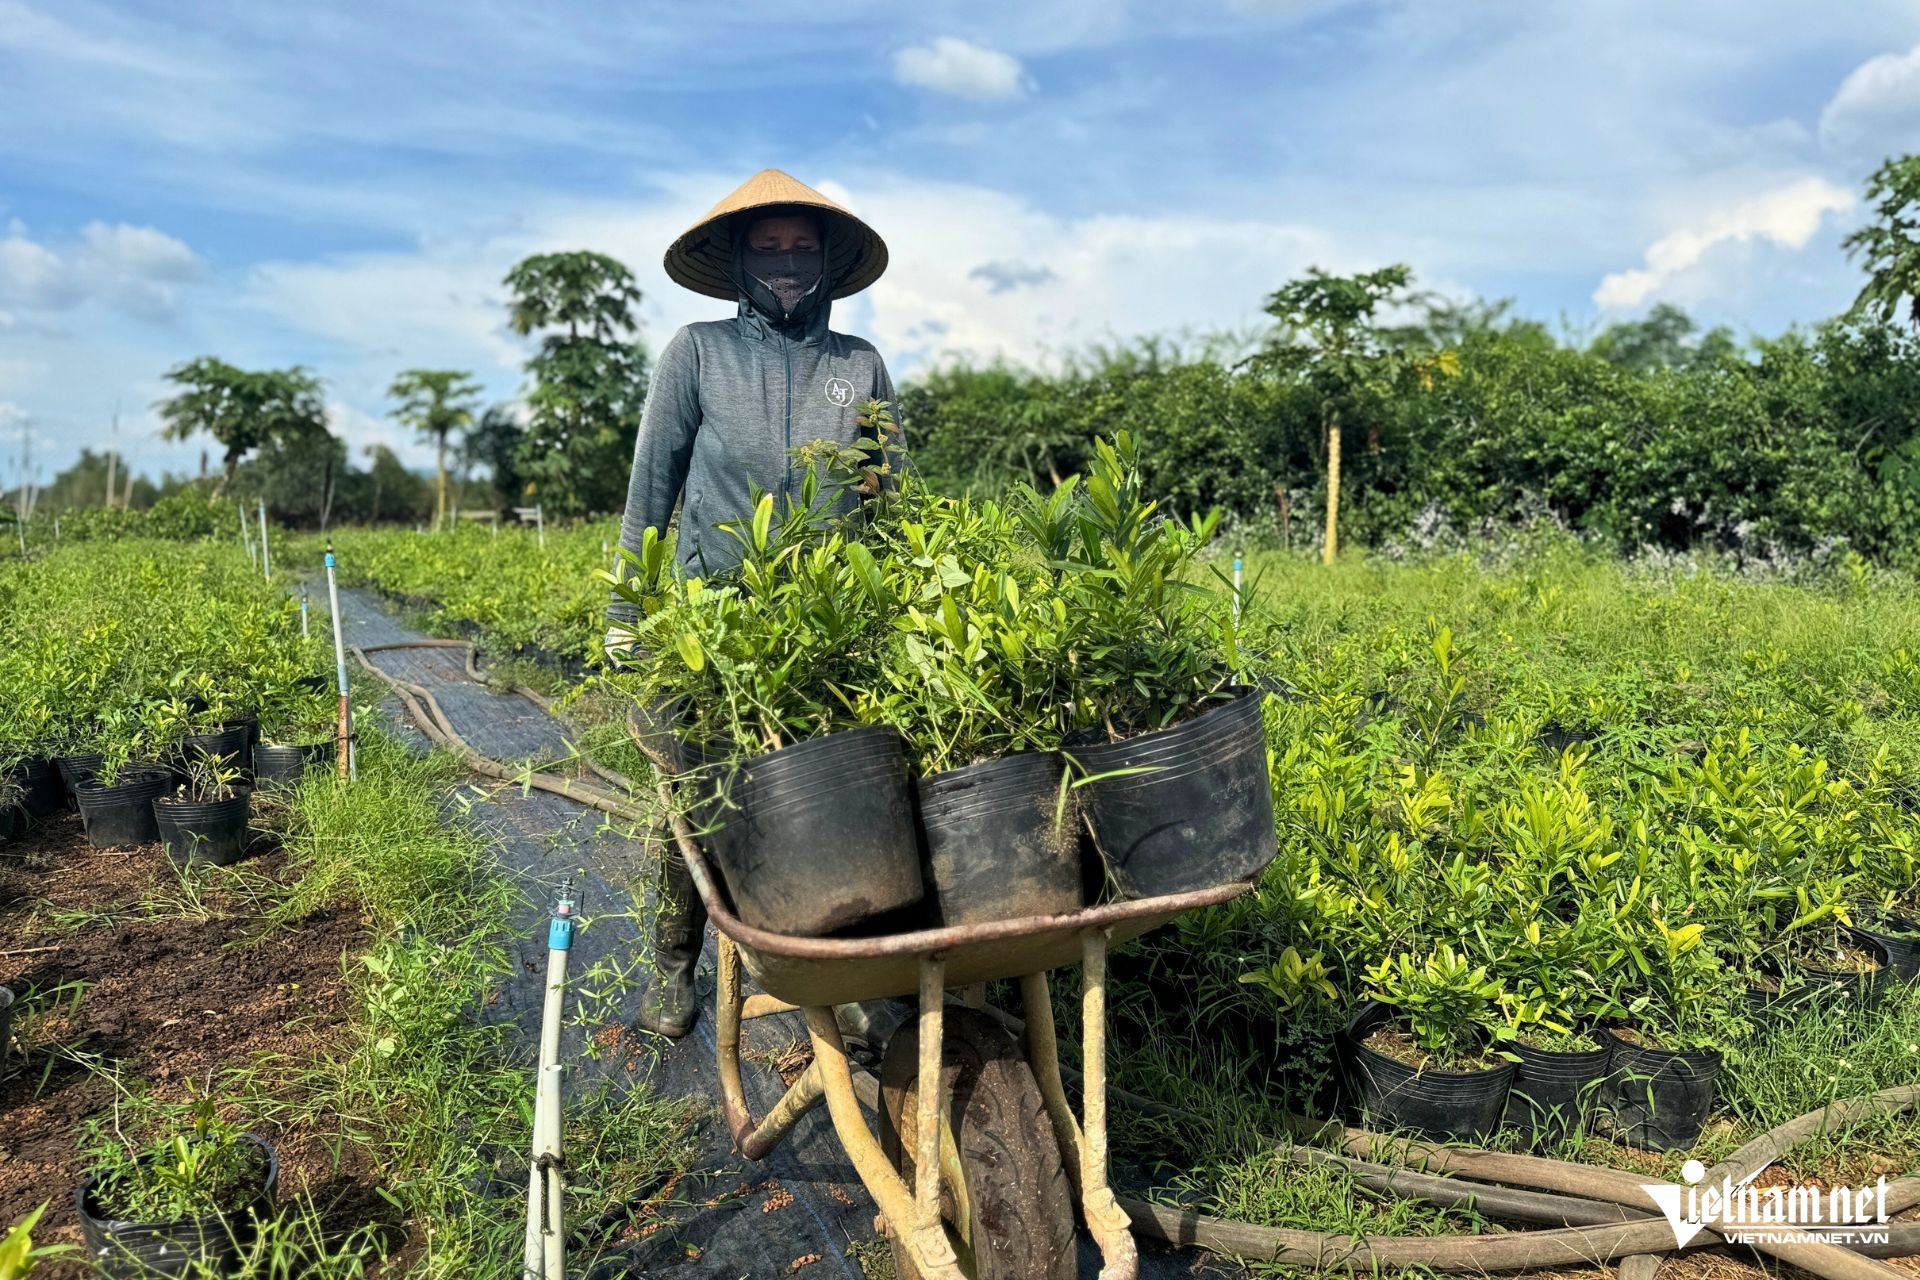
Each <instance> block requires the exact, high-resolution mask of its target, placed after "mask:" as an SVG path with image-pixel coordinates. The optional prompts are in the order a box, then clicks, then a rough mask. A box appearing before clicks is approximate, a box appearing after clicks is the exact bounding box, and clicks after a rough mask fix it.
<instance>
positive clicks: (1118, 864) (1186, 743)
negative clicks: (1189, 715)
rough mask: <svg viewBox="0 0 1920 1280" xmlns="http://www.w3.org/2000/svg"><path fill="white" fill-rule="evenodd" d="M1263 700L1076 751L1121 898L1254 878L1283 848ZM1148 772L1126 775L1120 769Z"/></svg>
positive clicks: (1088, 810)
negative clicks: (1269, 766) (1276, 820)
mask: <svg viewBox="0 0 1920 1280" xmlns="http://www.w3.org/2000/svg"><path fill="white" fill-rule="evenodd" d="M1261 701H1262V699H1261V696H1260V695H1259V694H1258V693H1257V692H1247V693H1244V694H1242V695H1241V696H1240V697H1237V698H1235V699H1234V700H1233V701H1231V702H1229V703H1226V704H1225V705H1224V706H1219V707H1215V708H1214V709H1212V710H1211V711H1206V712H1203V713H1202V714H1200V715H1197V716H1195V717H1194V718H1193V719H1191V720H1187V721H1183V722H1182V723H1180V724H1176V725H1173V726H1172V727H1170V728H1166V729H1156V730H1154V731H1153V732H1151V733H1144V734H1141V735H1140V736H1139V737H1135V738H1128V739H1126V740H1125V741H1122V742H1113V743H1101V744H1097V745H1094V746H1090V747H1079V748H1075V749H1073V750H1072V752H1071V753H1070V754H1071V755H1072V757H1073V760H1074V762H1075V763H1076V764H1077V765H1078V767H1079V770H1080V772H1081V773H1082V774H1083V775H1084V776H1086V777H1089V778H1095V779H1098V780H1097V781H1089V782H1087V783H1086V784H1085V785H1084V786H1082V787H1081V788H1080V789H1079V790H1080V792H1081V797H1082V799H1081V806H1082V809H1083V811H1084V812H1085V814H1086V817H1087V824H1088V825H1089V826H1090V827H1091V828H1092V829H1093V837H1094V841H1095V843H1096V844H1097V845H1098V846H1099V849H1100V853H1101V856H1102V857H1103V858H1104V859H1105V860H1106V864H1107V870H1108V872H1109V874H1110V875H1111V876H1112V879H1113V882H1114V886H1115V889H1116V890H1117V892H1118V893H1119V895H1120V896H1121V897H1122V898H1150V897H1157V896H1159V895H1161V894H1167V893H1186V892H1189V891H1190V890H1194V889H1205V888H1209V887H1211V886H1213V885H1217V884H1227V883H1229V882H1231V881H1234V880H1250V879H1252V878H1253V877H1254V876H1256V875H1258V874H1259V873H1260V871H1261V869H1262V868H1264V867H1265V866H1266V865H1267V864H1268V863H1269V862H1272V861H1273V858H1274V855H1275V854H1276V853H1278V852H1279V851H1280V846H1279V840H1278V837H1277V835H1276V833H1275V831H1274V825H1273V786H1272V782H1271V781H1270V779H1269V778H1268V775H1267V736H1266V730H1265V728H1264V727H1263V726H1262V724H1261V719H1260V707H1261ZM1136 769H1137V770H1141V772H1137V773H1126V774H1123V775H1118V776H1109V777H1101V775H1103V774H1117V771H1119V770H1136Z"/></svg>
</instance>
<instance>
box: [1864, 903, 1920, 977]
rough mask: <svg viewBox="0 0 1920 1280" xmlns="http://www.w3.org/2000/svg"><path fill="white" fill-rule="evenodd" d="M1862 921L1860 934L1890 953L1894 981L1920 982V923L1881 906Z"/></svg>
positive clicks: (1867, 912) (1874, 907) (1870, 909)
mask: <svg viewBox="0 0 1920 1280" xmlns="http://www.w3.org/2000/svg"><path fill="white" fill-rule="evenodd" d="M1858 918H1859V921H1860V923H1859V924H1858V925H1857V926H1856V930H1857V932H1858V933H1859V934H1860V935H1861V936H1862V937H1863V938H1866V939H1869V940H1871V941H1873V942H1877V943H1879V944H1880V946H1881V947H1882V948H1884V949H1885V950H1886V953H1887V972H1888V974H1889V975H1890V976H1891V978H1892V980H1893V981H1896V982H1915V981H1920V921H1916V920H1912V919H1909V918H1908V917H1906V916H1903V915H1901V914H1900V913H1899V911H1898V910H1897V909H1896V908H1894V907H1892V906H1890V905H1883V904H1880V903H1875V904H1871V905H1869V906H1867V907H1866V908H1865V909H1863V910H1862V911H1861V912H1860V913H1859V915H1858Z"/></svg>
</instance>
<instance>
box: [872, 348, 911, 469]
mask: <svg viewBox="0 0 1920 1280" xmlns="http://www.w3.org/2000/svg"><path fill="white" fill-rule="evenodd" d="M873 398H874V399H876V400H885V401H886V402H887V406H888V407H889V408H891V409H892V410H893V425H894V436H893V444H894V447H895V448H896V449H897V450H899V453H898V455H897V457H896V461H897V462H898V463H899V466H898V467H897V468H896V470H897V472H898V473H899V474H905V473H906V472H908V471H910V470H912V466H911V464H910V459H909V457H908V454H907V423H906V420H905V419H904V418H902V417H901V416H900V399H899V397H898V396H896V395H895V394H894V391H893V375H891V374H889V373H888V372H887V362H886V361H885V360H882V359H881V358H880V353H879V352H878V351H876V352H874V353H873Z"/></svg>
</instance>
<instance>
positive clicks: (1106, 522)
mask: <svg viewBox="0 0 1920 1280" xmlns="http://www.w3.org/2000/svg"><path fill="white" fill-rule="evenodd" d="M1218 518H1219V513H1218V512H1217V511H1215V512H1209V513H1208V514H1206V515H1204V516H1196V517H1194V518H1193V519H1192V520H1191V521H1189V522H1187V523H1184V524H1183V523H1180V522H1178V521H1175V520H1173V519H1171V518H1169V517H1165V516H1162V515H1160V514H1159V513H1158V507H1157V504H1156V503H1155V502H1154V501H1152V500H1151V499H1149V498H1148V497H1147V496H1146V494H1145V485H1144V483H1143V481H1142V479H1141V475H1140V469H1139V465H1138V460H1137V457H1136V454H1135V450H1134V444H1133V441H1132V438H1131V437H1130V436H1129V435H1128V433H1126V432H1121V433H1120V434H1119V435H1118V436H1117V437H1116V438H1115V440H1114V441H1112V442H1108V441H1105V440H1102V441H1098V442H1096V445H1095V458H1094V461H1093V465H1092V466H1091V468H1090V470H1089V473H1088V475H1087V479H1086V484H1085V486H1084V491H1079V490H1077V489H1076V487H1075V486H1074V485H1073V484H1072V483H1071V482H1069V483H1068V484H1065V485H1062V486H1061V487H1060V488H1059V489H1058V490H1056V491H1055V493H1054V494H1053V495H1051V496H1050V497H1047V498H1044V499H1043V498H1041V497H1039V495H1037V494H1035V493H1033V492H1032V491H1031V490H1027V491H1025V492H1024V493H1023V510H1022V519H1023V523H1024V524H1025V526H1026V528H1027V530H1028V533H1029V535H1030V537H1031V538H1032V540H1033V542H1034V543H1035V544H1036V545H1037V547H1038V549H1039V551H1040V553H1041V555H1042V556H1043V557H1045V559H1046V562H1047V563H1048V564H1049V565H1050V566H1054V567H1055V570H1056V572H1055V578H1054V582H1055V588H1056V590H1058V591H1059V592H1060V594H1061V595H1062V597H1063V598H1064V599H1065V601H1066V609H1067V616H1068V619H1069V620H1070V622H1071V624H1072V631H1071V633H1070V635H1069V638H1068V645H1067V648H1068V652H1069V654H1070V660H1071V662H1072V663H1073V690H1072V691H1073V695H1074V702H1075V712H1074V717H1073V718H1074V720H1075V725H1074V730H1075V731H1073V732H1070V733H1069V735H1068V736H1067V739H1066V740H1065V742H1064V743H1063V750H1064V751H1065V753H1066V755H1067V756H1068V758H1069V760H1070V761H1071V762H1072V763H1073V764H1074V766H1075V768H1076V770H1077V771H1078V772H1079V773H1080V775H1081V781H1082V782H1083V783H1084V784H1085V792H1086V794H1085V796H1084V799H1083V804H1084V808H1085V812H1086V817H1087V823H1088V826H1089V828H1090V829H1091V831H1092V833H1093V837H1094V840H1095V843H1096V844H1097V845H1098V846H1099V849H1100V853H1101V855H1102V857H1103V858H1104V859H1105V861H1106V866H1107V871H1108V874H1109V876H1110V878H1111V880H1112V883H1113V886H1114V889H1115V890H1116V892H1118V893H1119V894H1120V895H1121V896H1123V897H1150V896H1156V895H1160V894H1170V893H1181V892H1186V891H1189V890H1194V889H1200V888H1205V887H1208V886H1211V885H1216V884H1224V883H1226V882H1228V881H1232V880H1242V879H1248V878H1251V877H1252V876H1254V875H1257V874H1258V873H1259V872H1260V870H1261V869H1262V868H1264V867H1265V866H1266V865H1267V864H1268V863H1269V862H1271V861H1272V860H1273V858H1274V855H1275V853H1276V852H1278V848H1279V846H1278V843H1277V838H1276V834H1275V828H1274V819H1273V793H1272V783H1271V779H1270V776H1269V773H1268V764H1267V749H1266V733H1265V727H1264V721H1263V718H1262V701H1263V700H1262V698H1261V697H1260V695H1259V694H1258V693H1257V692H1256V691H1254V690H1251V689H1247V688H1243V687H1240V686H1238V685H1237V684H1236V683H1235V681H1234V677H1233V671H1234V668H1235V666H1236V664H1237V663H1238V661H1239V653H1238V634H1237V624H1236V622H1235V620H1234V617H1233V610H1231V609H1230V608H1227V607H1224V606H1223V605H1222V604H1221V603H1220V601H1219V600H1217V599H1216V598H1215V597H1213V596H1212V595H1211V594H1210V593H1208V592H1206V591H1204V590H1202V589H1201V588H1200V586H1199V585H1198V584H1197V583H1195V582H1193V581H1191V580H1190V577H1189V576H1188V575H1189V573H1190V571H1191V570H1192V568H1193V565H1194V562H1195V559H1196V557H1197V556H1198V554H1199V552H1200V550H1201V549H1202V548H1203V547H1204V546H1205V545H1206V543H1207V541H1208V540H1209V539H1210V538H1211V537H1212V534H1213V531H1214V529H1215V527H1216V526H1217V524H1218Z"/></svg>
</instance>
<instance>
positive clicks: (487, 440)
mask: <svg viewBox="0 0 1920 1280" xmlns="http://www.w3.org/2000/svg"><path fill="white" fill-rule="evenodd" d="M526 434H527V433H526V430H525V429H524V428H523V427H521V425H520V419H519V418H518V417H516V416H515V414H514V412H513V409H512V408H511V407H510V406H508V405H504V404H496V405H491V406H489V407H488V409H487V411H486V412H485V413H483V414H481V415H480V421H479V422H477V423H475V424H474V425H473V426H472V427H470V428H469V429H468V431H467V436H466V439H465V440H463V441H461V443H460V453H461V458H462V461H463V462H464V463H465V464H466V465H467V466H469V467H484V468H486V470H487V473H488V475H489V476H490V477H491V484H492V487H493V505H494V509H495V510H498V509H500V508H502V507H510V506H513V505H514V504H515V503H517V502H518V501H519V500H520V499H521V497H523V496H524V494H525V491H526V480H525V479H524V478H523V477H522V476H521V474H520V463H519V454H520V442H521V440H522V439H524V438H525V436H526Z"/></svg>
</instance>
